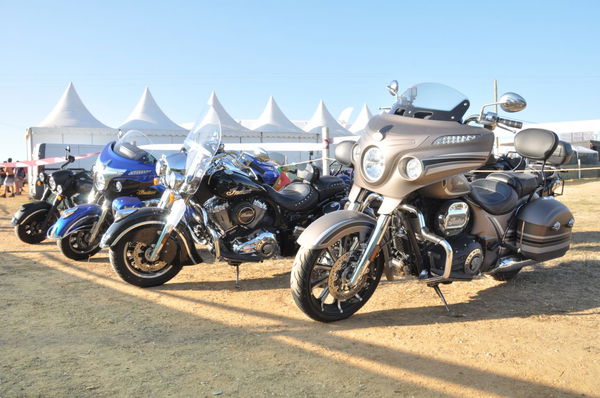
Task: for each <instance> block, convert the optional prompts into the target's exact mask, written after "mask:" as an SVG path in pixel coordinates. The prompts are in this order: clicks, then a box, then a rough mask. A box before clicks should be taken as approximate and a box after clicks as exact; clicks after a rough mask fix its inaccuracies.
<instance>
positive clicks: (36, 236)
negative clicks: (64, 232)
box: [15, 211, 56, 245]
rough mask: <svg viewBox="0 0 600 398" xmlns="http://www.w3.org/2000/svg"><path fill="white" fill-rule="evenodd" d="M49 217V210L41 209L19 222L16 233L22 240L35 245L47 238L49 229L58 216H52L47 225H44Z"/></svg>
mask: <svg viewBox="0 0 600 398" xmlns="http://www.w3.org/2000/svg"><path fill="white" fill-rule="evenodd" d="M46 217H48V211H40V212H39V213H36V214H34V215H32V216H29V217H23V218H24V219H25V221H23V222H19V223H18V224H17V225H15V235H17V238H19V239H20V240H21V241H22V242H25V243H29V244H30V245H34V244H36V243H40V242H42V241H44V240H46V234H47V233H48V229H49V228H50V226H52V224H54V222H55V221H56V216H54V217H51V219H50V220H49V221H48V223H47V225H46V226H45V227H44V226H43V224H44V222H45V221H46Z"/></svg>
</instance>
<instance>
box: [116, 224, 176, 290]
mask: <svg viewBox="0 0 600 398" xmlns="http://www.w3.org/2000/svg"><path fill="white" fill-rule="evenodd" d="M161 229H162V227H160V228H157V227H146V228H144V227H142V228H139V229H134V230H133V231H131V232H128V233H127V234H126V235H125V236H123V237H122V238H121V239H120V240H119V242H118V243H117V244H116V245H114V246H113V247H111V248H110V251H109V259H110V264H111V265H112V267H113V269H114V270H115V272H116V273H117V274H118V275H119V276H120V277H121V279H123V280H124V281H125V282H127V283H131V284H132V285H135V286H139V287H152V286H159V285H162V284H164V283H166V282H168V281H170V280H171V279H173V278H174V277H175V276H176V275H177V274H178V273H179V271H181V265H179V264H176V255H177V251H178V244H177V241H176V240H175V238H174V236H173V235H174V234H175V233H172V234H171V236H170V237H169V240H168V241H167V243H165V245H164V246H163V249H162V251H161V252H160V255H159V258H158V260H156V261H150V260H148V256H150V254H151V253H152V249H153V248H154V244H155V243H156V240H157V238H158V236H159V233H160V231H161Z"/></svg>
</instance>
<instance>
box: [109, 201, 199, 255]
mask: <svg viewBox="0 0 600 398" xmlns="http://www.w3.org/2000/svg"><path fill="white" fill-rule="evenodd" d="M168 215H169V210H167V209H162V208H158V207H142V208H139V209H135V210H134V211H133V212H132V213H130V214H128V215H127V216H125V217H123V218H120V219H118V220H116V221H115V222H113V224H112V225H111V226H110V227H109V228H108V230H107V231H106V232H105V233H104V235H103V236H102V240H101V241H100V247H102V248H104V247H114V246H115V245H117V244H118V243H119V242H120V241H121V240H122V239H123V237H125V235H126V234H127V233H129V232H131V231H133V230H135V229H136V228H142V227H156V230H157V231H160V230H162V228H163V227H164V226H165V223H166V218H167V216H168ZM173 233H174V234H176V235H177V238H178V239H179V241H180V242H181V250H180V251H179V263H180V264H181V265H192V264H199V263H201V262H202V257H200V254H199V253H198V251H197V250H196V246H195V243H194V239H193V238H192V236H191V234H190V232H189V230H188V229H187V227H186V226H185V225H184V224H183V223H182V222H180V223H179V224H178V225H177V226H176V227H175V229H174V230H173ZM156 237H157V238H158V234H157V235H156Z"/></svg>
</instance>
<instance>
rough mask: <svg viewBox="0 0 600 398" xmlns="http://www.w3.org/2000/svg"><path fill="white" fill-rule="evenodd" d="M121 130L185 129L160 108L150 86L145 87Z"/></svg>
mask: <svg viewBox="0 0 600 398" xmlns="http://www.w3.org/2000/svg"><path fill="white" fill-rule="evenodd" d="M119 128H120V129H121V130H132V129H136V130H171V131H182V132H183V131H184V130H185V129H184V128H183V127H181V126H179V125H178V124H176V123H175V122H173V121H172V120H171V119H169V117H168V116H167V115H165V113H164V112H163V111H162V109H160V107H159V106H158V104H157V103H156V101H155V100H154V97H153V96H152V93H151V92H150V89H149V88H148V86H146V88H145V89H144V92H143V93H142V96H141V97H140V100H139V101H138V103H137V105H136V106H135V108H134V109H133V111H132V112H131V114H130V115H129V117H128V118H127V120H125V122H123V124H121V125H120V126H119Z"/></svg>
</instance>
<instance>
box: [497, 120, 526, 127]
mask: <svg viewBox="0 0 600 398" xmlns="http://www.w3.org/2000/svg"><path fill="white" fill-rule="evenodd" d="M497 121H498V123H502V124H504V125H505V126H508V127H514V128H516V129H520V128H521V127H523V123H522V122H518V121H516V120H510V119H504V118H502V117H499V118H498V120H497Z"/></svg>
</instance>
